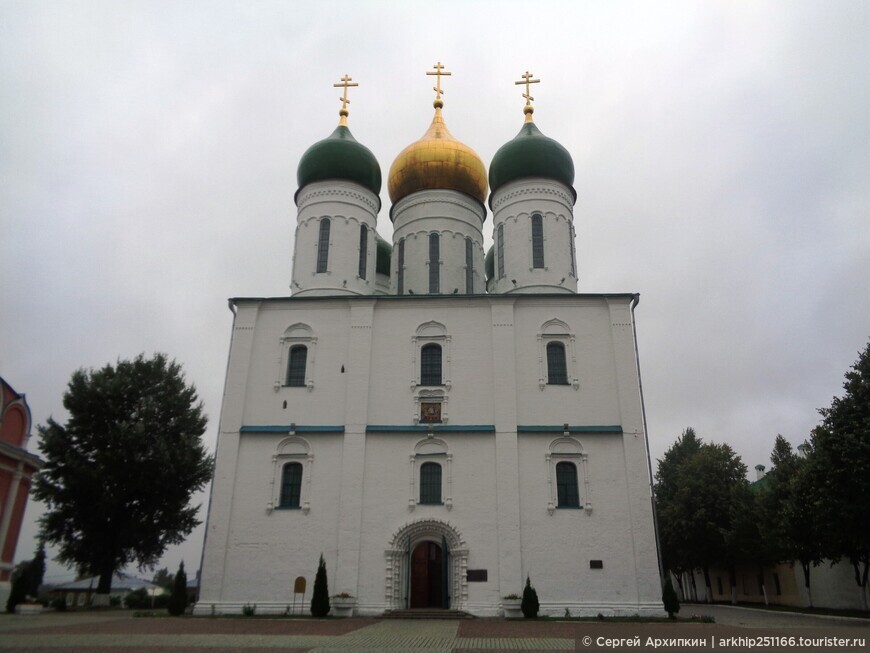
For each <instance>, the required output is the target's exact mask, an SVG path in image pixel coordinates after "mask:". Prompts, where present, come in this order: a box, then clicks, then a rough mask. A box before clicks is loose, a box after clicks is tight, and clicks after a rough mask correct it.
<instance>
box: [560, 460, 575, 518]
mask: <svg viewBox="0 0 870 653" xmlns="http://www.w3.org/2000/svg"><path fill="white" fill-rule="evenodd" d="M556 493H557V501H558V503H557V506H558V507H559V508H579V507H580V492H579V491H578V489H577V466H576V465H575V464H574V463H569V462H561V463H557V464H556Z"/></svg>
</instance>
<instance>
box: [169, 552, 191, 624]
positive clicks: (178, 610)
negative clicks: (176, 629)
mask: <svg viewBox="0 0 870 653" xmlns="http://www.w3.org/2000/svg"><path fill="white" fill-rule="evenodd" d="M186 607H187V574H186V573H185V571H184V561H182V562H181V564H180V565H178V571H177V572H176V574H175V580H173V581H172V594H171V595H170V596H169V601H168V603H167V605H166V609H167V610H168V611H169V614H171V615H172V616H173V617H178V616H180V615H183V614H184V609H185V608H186Z"/></svg>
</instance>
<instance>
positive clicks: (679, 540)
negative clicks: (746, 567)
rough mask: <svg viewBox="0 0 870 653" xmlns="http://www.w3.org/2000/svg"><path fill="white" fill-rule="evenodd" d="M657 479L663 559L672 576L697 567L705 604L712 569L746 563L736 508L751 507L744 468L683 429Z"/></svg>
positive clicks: (725, 450)
mask: <svg viewBox="0 0 870 653" xmlns="http://www.w3.org/2000/svg"><path fill="white" fill-rule="evenodd" d="M675 450H676V451H675ZM656 479H657V486H656V506H657V514H658V517H659V527H660V531H661V541H662V550H663V558H664V560H665V561H666V563H667V564H668V566H669V568H670V569H673V570H690V569H695V568H697V567H700V568H701V569H702V570H703V572H704V583H705V585H706V588H707V591H706V596H707V600H708V601H709V600H710V599H711V597H712V588H711V584H710V567H711V566H712V565H715V564H722V563H726V564H728V565H729V566H733V565H734V564H736V563H737V562H739V561H741V560H742V559H743V557H744V551H745V548H744V547H743V543H742V541H741V539H740V533H741V532H743V529H744V528H745V520H742V519H741V520H740V521H738V516H741V512H740V510H739V509H737V510H735V507H734V504H735V502H737V501H739V502H741V505H743V504H742V502H744V501H750V499H747V496H748V495H747V492H746V487H747V486H748V481H747V480H746V465H744V464H743V463H742V462H741V460H740V457H739V456H738V455H737V454H735V453H734V451H733V450H732V449H731V447H729V446H728V445H726V444H712V443H703V442H701V441H700V439H699V438H697V436H695V433H694V431H691V432H690V430H689V429H687V430H686V432H684V433H683V436H682V437H681V438H680V439H678V440H677V442H676V443H675V445H674V446H673V447H672V448H671V449H670V450H669V451H668V452H667V453H666V454H665V457H664V459H663V460H662V461H660V463H659V471H658V473H657V474H656ZM738 545H739V546H738ZM732 582H733V574H732ZM732 594H733V592H732Z"/></svg>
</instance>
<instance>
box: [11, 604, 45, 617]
mask: <svg viewBox="0 0 870 653" xmlns="http://www.w3.org/2000/svg"><path fill="white" fill-rule="evenodd" d="M41 612H42V603H19V604H18V605H16V606H15V614H22V615H34V614H40V613H41Z"/></svg>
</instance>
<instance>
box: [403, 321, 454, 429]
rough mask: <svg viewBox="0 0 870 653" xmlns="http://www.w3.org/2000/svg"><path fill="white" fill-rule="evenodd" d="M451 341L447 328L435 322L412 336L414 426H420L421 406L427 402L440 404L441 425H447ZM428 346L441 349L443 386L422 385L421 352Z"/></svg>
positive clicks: (427, 323)
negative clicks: (433, 345) (432, 345)
mask: <svg viewBox="0 0 870 653" xmlns="http://www.w3.org/2000/svg"><path fill="white" fill-rule="evenodd" d="M450 340H451V338H450V335H449V334H448V333H447V327H445V326H444V325H443V324H441V323H440V322H436V321H435V320H430V321H429V322H424V323H423V324H421V325H420V326H418V327H417V331H416V332H415V333H414V335H413V336H411V395H412V397H411V420H412V421H413V422H414V424H419V422H420V404H421V403H425V402H437V403H440V404H441V422H440V423H441V424H446V423H447V420H448V413H447V395H448V393H449V392H450V389H451V388H452V387H453V383H452V382H451V380H450ZM428 344H436V345H439V346H440V347H441V385H437V386H425V385H422V384H421V383H420V371H421V370H420V362H421V352H422V350H423V347H424V346H426V345H428Z"/></svg>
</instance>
